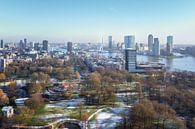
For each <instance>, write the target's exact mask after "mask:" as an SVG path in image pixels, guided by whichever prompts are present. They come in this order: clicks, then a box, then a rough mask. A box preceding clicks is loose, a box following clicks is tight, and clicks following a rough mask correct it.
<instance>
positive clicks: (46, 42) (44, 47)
mask: <svg viewBox="0 0 195 129" xmlns="http://www.w3.org/2000/svg"><path fill="white" fill-rule="evenodd" d="M48 45H49V44H48V41H47V40H43V50H44V51H47V52H48V48H49V47H48Z"/></svg>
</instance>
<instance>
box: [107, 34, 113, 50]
mask: <svg viewBox="0 0 195 129" xmlns="http://www.w3.org/2000/svg"><path fill="white" fill-rule="evenodd" d="M108 48H109V49H110V50H111V49H112V36H108Z"/></svg>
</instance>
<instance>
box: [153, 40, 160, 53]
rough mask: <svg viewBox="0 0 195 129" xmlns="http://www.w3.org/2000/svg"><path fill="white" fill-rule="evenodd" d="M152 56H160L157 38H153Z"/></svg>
mask: <svg viewBox="0 0 195 129" xmlns="http://www.w3.org/2000/svg"><path fill="white" fill-rule="evenodd" d="M153 55H154V56H160V43H159V39H158V38H154V45H153Z"/></svg>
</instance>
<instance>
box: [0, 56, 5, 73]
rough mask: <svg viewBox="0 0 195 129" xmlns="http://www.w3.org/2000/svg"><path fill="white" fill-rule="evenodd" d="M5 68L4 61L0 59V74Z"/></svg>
mask: <svg viewBox="0 0 195 129" xmlns="http://www.w3.org/2000/svg"><path fill="white" fill-rule="evenodd" d="M5 67H6V63H5V59H3V58H0V72H3V71H4V69H5Z"/></svg>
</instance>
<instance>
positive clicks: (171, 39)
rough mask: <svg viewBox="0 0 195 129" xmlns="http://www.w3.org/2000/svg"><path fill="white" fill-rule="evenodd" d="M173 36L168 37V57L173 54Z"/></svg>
mask: <svg viewBox="0 0 195 129" xmlns="http://www.w3.org/2000/svg"><path fill="white" fill-rule="evenodd" d="M172 51H173V36H167V55H172V54H173V52H172Z"/></svg>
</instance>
